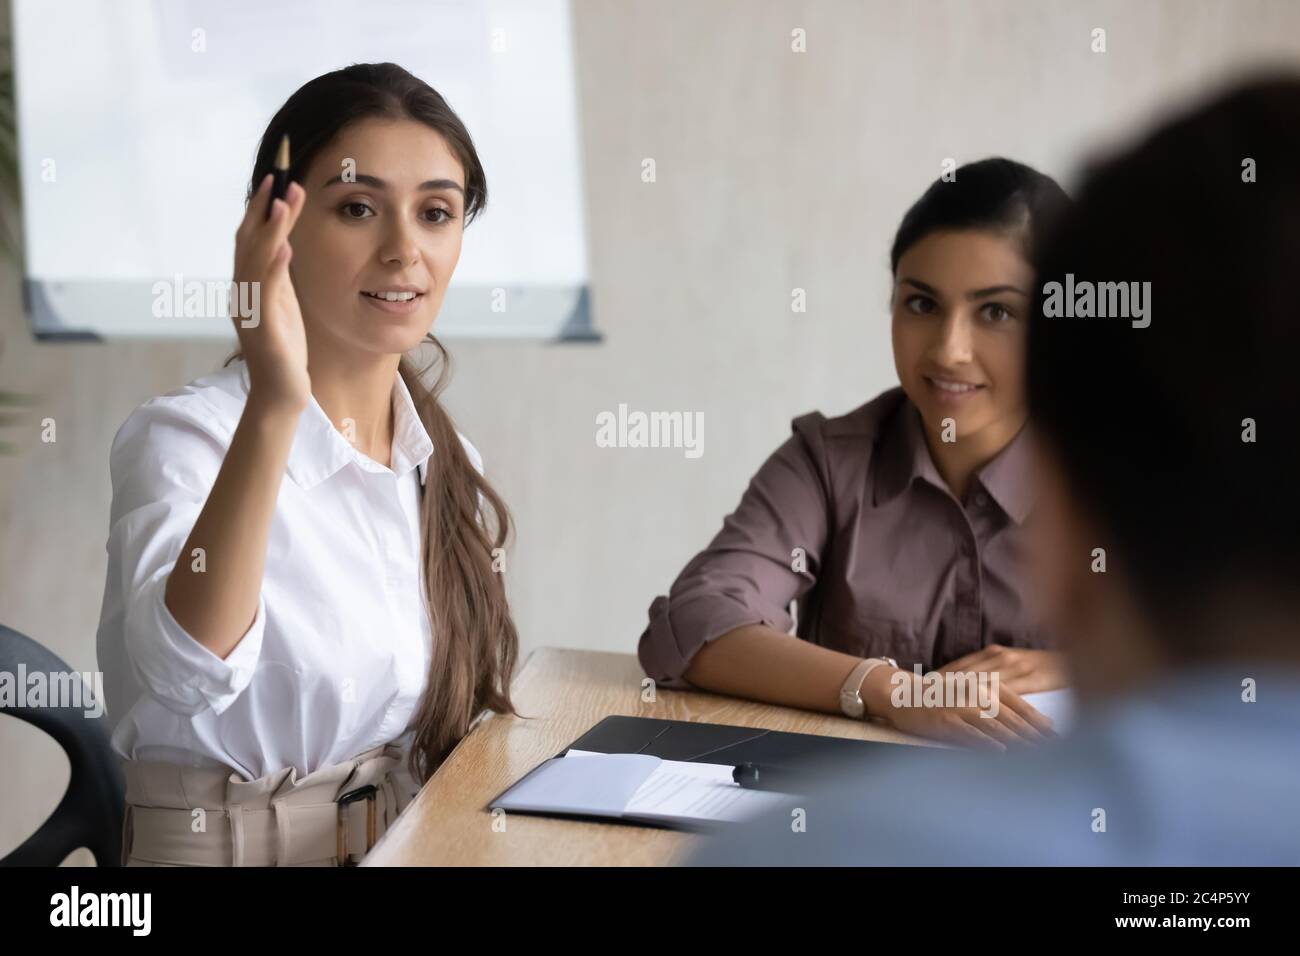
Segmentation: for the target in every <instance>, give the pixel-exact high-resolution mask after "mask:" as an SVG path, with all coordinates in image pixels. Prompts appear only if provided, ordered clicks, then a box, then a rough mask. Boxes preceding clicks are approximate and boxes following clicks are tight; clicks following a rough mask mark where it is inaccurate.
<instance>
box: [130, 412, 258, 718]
mask: <svg viewBox="0 0 1300 956" xmlns="http://www.w3.org/2000/svg"><path fill="white" fill-rule="evenodd" d="M214 420H215V416H214V415H213V414H212V412H211V410H210V409H208V408H207V406H206V404H205V403H204V401H203V399H202V398H200V397H198V396H196V395H180V396H167V397H165V398H164V399H154V400H152V401H150V402H146V403H145V404H144V405H142V406H140V407H139V408H137V409H136V410H135V411H134V412H133V413H132V414H131V416H130V417H129V418H128V419H127V420H126V422H125V423H124V424H123V425H122V427H121V428H120V429H119V430H118V433H117V436H116V437H115V438H114V440H113V450H112V452H111V455H110V471H111V473H112V481H113V506H112V518H111V523H110V529H109V539H108V553H109V567H110V568H116V569H117V571H118V579H117V580H116V581H112V582H110V585H111V586H115V587H118V588H120V589H121V590H120V597H121V601H122V607H123V616H122V621H123V625H122V626H123V645H124V647H125V650H126V656H127V658H128V660H129V662H130V666H131V670H132V671H133V673H134V674H135V676H136V679H137V680H138V681H139V682H140V684H141V686H142V687H144V688H146V689H147V690H148V691H149V692H150V693H151V694H152V695H153V696H154V697H156V698H157V699H158V700H159V701H160V702H161V703H162V704H163V705H164V706H165V707H167V708H168V709H169V710H173V711H175V712H177V713H179V714H184V715H194V714H197V713H200V712H201V711H204V710H206V709H209V708H211V709H212V710H213V711H214V712H216V713H217V714H220V713H222V712H223V711H224V710H226V708H228V707H229V706H230V705H231V704H232V703H234V701H235V699H236V698H237V697H238V696H239V695H240V693H241V692H242V691H243V690H244V688H245V687H247V686H248V683H249V681H251V680H252V677H253V670H254V668H255V667H256V666H257V661H258V657H259V656H260V654H261V649H262V635H263V632H264V631H265V628H266V602H265V599H264V597H263V596H262V595H260V594H259V595H258V602H257V614H256V617H255V618H254V619H253V623H252V625H251V626H250V627H249V629H248V631H247V632H246V633H245V634H244V636H243V637H242V638H241V639H240V642H239V643H238V644H237V645H236V646H235V648H234V650H232V651H231V652H230V654H228V655H227V656H226V657H225V658H224V659H222V658H220V657H218V656H217V655H216V654H214V653H212V651H210V650H208V649H207V648H206V647H204V646H203V645H202V644H200V643H199V642H198V641H196V640H195V639H194V638H193V637H191V636H190V634H189V633H188V632H187V631H186V630H185V629H184V628H182V627H181V626H180V625H179V624H178V623H177V622H176V619H175V618H174V617H172V614H171V611H170V610H168V608H167V605H166V604H165V603H164V601H163V594H164V591H165V589H166V587H167V578H168V576H169V575H170V574H171V570H172V568H173V566H174V565H175V564H176V559H177V557H178V556H179V555H180V552H181V549H182V548H183V547H184V546H185V542H186V539H187V538H189V535H190V532H191V531H192V530H193V529H194V523H195V521H196V520H197V519H198V516H199V512H200V511H201V510H202V508H203V505H204V503H205V502H206V501H207V497H208V493H209V492H210V491H211V490H212V485H213V483H214V482H215V480H216V477H217V472H218V471H219V470H220V468H221V463H222V461H223V460H224V459H225V454H226V449H227V447H228V446H229V436H224V435H222V434H221V430H220V429H219V428H217V427H216V426H214V424H213V422H214ZM192 558H193V556H191V559H192Z"/></svg>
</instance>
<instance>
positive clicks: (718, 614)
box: [638, 388, 1052, 686]
mask: <svg viewBox="0 0 1300 956" xmlns="http://www.w3.org/2000/svg"><path fill="white" fill-rule="evenodd" d="M922 427H923V426H922V423H921V417H920V413H919V412H918V411H917V409H916V406H915V405H913V404H912V403H911V401H909V400H908V398H907V397H906V395H904V393H903V390H902V389H900V388H894V389H891V390H889V391H887V392H885V393H884V394H883V395H881V396H879V397H878V398H876V399H875V400H873V401H871V402H868V403H867V404H865V405H863V406H861V407H860V408H857V409H855V410H854V411H852V412H849V413H848V414H847V415H842V416H840V417H838V418H826V417H825V416H824V415H822V414H820V413H818V412H814V413H812V414H809V415H804V416H802V417H800V418H797V419H795V420H794V422H793V430H794V434H793V435H792V436H791V438H790V439H789V440H788V441H786V442H785V444H783V445H782V446H781V447H780V448H778V449H777V450H776V451H775V452H774V453H773V454H772V456H771V457H770V458H768V460H767V461H766V462H765V463H764V464H763V466H762V467H761V468H760V469H759V471H758V473H757V474H756V475H755V476H754V477H753V479H752V480H751V481H750V483H749V488H748V489H747V490H746V491H745V494H744V497H743V498H742V499H741V501H740V505H739V507H737V508H736V510H735V512H733V513H732V514H730V515H728V516H727V518H726V520H725V521H724V522H723V526H722V530H721V531H719V532H718V534H717V536H716V537H715V538H714V539H713V541H712V542H711V543H710V544H709V546H708V547H707V548H705V549H704V550H703V551H702V552H700V553H699V554H698V555H696V556H695V557H694V558H693V559H692V560H691V562H690V563H689V564H687V565H686V567H685V569H684V570H683V571H682V573H681V574H680V575H678V577H677V580H676V581H675V582H674V583H673V586H672V589H671V591H670V593H669V594H668V595H667V596H666V597H663V596H661V597H657V598H655V600H654V602H653V603H652V604H651V605H650V624H649V626H648V627H647V628H646V630H645V632H644V633H643V634H642V635H641V640H640V645H639V647H638V654H639V656H640V659H641V665H642V667H643V668H644V669H645V672H646V674H647V675H649V676H650V677H652V678H654V679H655V680H656V681H659V682H661V683H664V684H666V685H667V686H684V683H685V682H684V681H683V680H682V675H683V674H685V672H686V670H687V669H688V668H689V667H690V662H691V658H693V657H694V656H695V654H696V653H697V652H698V651H699V649H700V648H701V647H703V646H704V645H705V644H706V643H707V642H709V641H711V640H713V639H714V638H716V637H720V636H721V635H723V634H726V633H727V632H728V631H731V630H734V629H735V628H738V627H741V626H744V625H747V624H766V625H767V626H769V627H772V628H775V629H776V630H778V631H784V632H790V631H791V630H792V628H793V627H794V626H795V616H796V615H797V618H798V629H797V634H798V636H799V637H800V638H802V639H803V640H806V641H811V642H812V643H814V644H821V645H822V646H824V647H829V648H832V649H834V650H837V651H843V652H845V653H848V654H854V655H857V656H861V657H876V656H887V657H893V658H896V659H897V660H898V664H899V666H900V667H903V668H905V669H908V670H911V669H912V666H913V665H914V664H918V663H919V664H920V665H921V666H922V667H923V668H925V669H926V670H930V669H933V668H936V667H941V666H943V665H944V664H946V663H948V662H950V661H953V660H956V659H957V658H959V657H961V656H962V655H964V654H969V653H970V652H971V651H975V650H979V649H980V648H981V647H984V646H986V645H988V644H1003V645H1007V646H1010V647H1034V648H1048V647H1051V646H1052V643H1051V641H1050V639H1049V637H1048V635H1047V634H1046V633H1045V632H1044V631H1043V629H1042V628H1041V627H1040V626H1039V624H1038V622H1037V621H1036V620H1035V618H1034V616H1033V615H1032V613H1031V611H1030V608H1029V606H1028V603H1027V601H1026V582H1025V562H1026V537H1025V528H1024V523H1025V521H1026V519H1027V518H1028V517H1029V513H1030V510H1031V506H1032V499H1031V489H1030V482H1029V476H1028V465H1029V461H1028V458H1029V441H1030V437H1029V434H1028V428H1027V427H1026V428H1022V429H1021V431H1020V432H1019V433H1018V434H1017V435H1016V437H1015V438H1014V439H1012V441H1011V442H1010V444H1008V445H1007V447H1006V448H1004V449H1003V450H1002V451H1001V452H1000V453H999V454H998V455H997V457H995V458H994V459H993V460H992V461H990V462H989V463H988V464H986V465H985V466H984V467H983V468H981V469H980V470H979V472H978V473H977V474H976V476H975V478H974V481H973V483H972V486H971V489H970V494H969V495H968V496H967V497H968V500H967V501H966V502H965V504H963V503H962V502H959V501H958V500H957V499H956V498H955V497H954V496H953V494H952V493H951V491H949V489H948V486H947V485H946V484H945V483H944V481H943V479H942V478H941V477H940V475H939V473H938V471H937V470H936V469H935V466H934V462H933V460H932V459H931V457H930V452H929V449H928V448H927V447H926V444H925V435H924V433H923V432H922ZM795 602H797V604H795V609H794V613H793V614H792V604H794V603H795Z"/></svg>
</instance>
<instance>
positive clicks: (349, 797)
mask: <svg viewBox="0 0 1300 956" xmlns="http://www.w3.org/2000/svg"><path fill="white" fill-rule="evenodd" d="M378 793H379V787H377V786H376V785H375V784H373V783H368V784H366V785H365V786H364V787H357V789H355V790H349V791H348V792H347V793H345V794H343V795H342V796H341V797H339V798H338V799H337V800H335V801H334V802H335V803H337V804H338V807H339V818H338V833H337V837H336V842H337V847H336V849H337V851H338V860H339V866H356V864H355V863H352V862H349V860H348V827H347V824H346V822H345V818H346V816H345V812H344V808H345V807H347V806H348V805H349V804H353V803H356V802H357V801H358V800H365V801H366V802H367V803H368V804H369V805H368V806H367V807H366V849H365V851H364V852H363V854H362V855H363V856H364V855H365V853H369V852H370V850H371V848H372V847H374V845H375V797H376V795H377V794H378Z"/></svg>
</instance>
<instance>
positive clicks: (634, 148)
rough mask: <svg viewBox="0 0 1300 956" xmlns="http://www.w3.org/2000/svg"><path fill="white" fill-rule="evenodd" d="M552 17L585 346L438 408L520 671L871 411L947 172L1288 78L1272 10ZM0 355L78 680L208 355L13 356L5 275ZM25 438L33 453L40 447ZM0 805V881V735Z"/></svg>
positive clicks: (24, 623) (7, 268)
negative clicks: (138, 495) (910, 224)
mask: <svg viewBox="0 0 1300 956" xmlns="http://www.w3.org/2000/svg"><path fill="white" fill-rule="evenodd" d="M575 6H576V12H575V29H576V33H577V51H578V79H579V94H580V100H581V110H582V112H581V123H582V132H583V140H584V147H585V156H586V160H585V171H586V181H587V187H588V188H587V208H588V218H589V223H590V236H591V249H592V253H591V273H592V282H593V304H594V312H595V316H596V321H597V323H598V325H599V327H600V329H601V331H602V332H603V334H604V336H605V340H604V342H603V343H602V344H600V345H594V346H584V345H575V346H550V345H531V344H494V343H457V342H452V343H451V345H452V349H453V352H454V355H455V358H456V361H457V367H458V371H457V374H456V378H455V382H454V384H453V386H452V388H451V391H450V393H449V394H450V399H449V401H450V406H451V408H452V411H453V413H454V414H455V416H456V418H457V419H458V422H459V424H460V426H461V428H462V430H463V431H464V432H466V434H468V435H469V436H470V437H471V438H472V439H473V440H474V442H475V443H476V444H477V445H478V447H479V448H480V449H481V450H482V452H483V455H484V458H485V460H486V465H487V469H488V472H489V475H490V476H491V477H492V478H493V479H494V480H495V481H496V482H497V483H498V486H499V487H500V489H501V490H502V492H503V493H504V495H505V497H506V499H507V500H508V501H509V502H510V504H511V506H512V507H513V509H514V512H515V515H516V517H517V520H518V527H519V537H518V545H517V547H516V548H515V549H514V551H513V553H512V554H511V556H510V565H509V573H508V579H507V580H508V582H509V588H510V594H511V598H512V601H513V604H514V607H515V611H516V614H517V617H518V622H519V626H520V633H521V635H522V640H523V643H524V650H525V651H527V650H529V649H531V648H534V647H538V646H541V645H561V646H567V647H584V648H598V649H603V650H620V651H632V650H634V648H635V643H636V638H637V636H638V634H639V633H640V630H641V628H642V626H643V622H644V618H645V611H646V607H647V605H648V604H649V602H650V600H651V598H652V597H653V596H654V595H655V594H656V593H660V592H662V591H664V590H665V589H666V588H667V586H668V584H669V583H670V581H671V580H672V578H673V576H674V575H675V573H676V571H677V570H678V568H679V567H680V566H681V564H682V563H683V562H684V561H685V560H686V559H687V558H688V557H689V556H690V555H691V554H692V553H693V551H694V550H696V549H698V548H699V547H701V546H702V545H703V544H704V543H705V542H706V540H707V539H708V537H709V536H710V535H711V534H712V533H713V532H714V530H716V527H717V526H718V524H719V521H720V520H721V518H722V516H723V515H724V514H725V513H726V512H727V511H729V510H730V509H731V508H732V507H733V506H734V504H735V503H736V501H737V499H738V497H739V495H740V493H741V491H742V489H743V487H744V485H745V482H746V480H747V478H748V476H749V475H750V473H751V472H752V471H753V470H754V469H755V467H756V466H757V465H758V464H759V462H760V461H761V460H762V459H763V458H764V456H765V455H766V454H767V453H768V452H769V451H771V450H772V449H773V448H774V447H775V446H776V445H777V444H778V443H779V442H780V441H781V440H782V438H783V436H784V435H785V434H787V433H788V428H789V421H790V419H791V418H792V417H794V416H795V415H797V414H800V413H803V412H805V411H808V410H811V409H814V408H818V409H821V410H823V411H825V412H827V413H839V412H843V411H846V410H848V409H850V408H852V407H854V406H856V405H858V404H860V403H861V402H863V401H865V400H866V399H868V398H870V397H871V396H873V395H874V394H876V393H877V392H878V391H880V390H881V389H883V388H885V387H887V386H889V385H891V384H893V383H894V375H893V365H892V359H891V356H890V352H889V338H888V327H887V312H886V306H885V303H886V300H887V297H888V278H889V277H888V247H889V243H890V241H891V239H892V232H893V229H894V228H895V227H896V225H897V223H898V220H899V217H900V216H901V215H902V213H903V211H904V210H905V208H906V206H907V205H908V204H909V203H910V202H911V201H912V200H914V199H915V198H916V197H917V195H919V193H920V192H921V190H922V189H924V187H925V186H926V185H927V184H928V182H929V181H930V180H931V179H933V178H934V177H935V176H937V175H938V173H939V166H940V163H941V161H942V160H943V159H944V158H945V157H953V158H955V159H956V160H958V161H959V162H965V161H969V160H973V159H978V158H982V157H984V156H987V155H991V154H1003V155H1007V156H1010V157H1012V158H1015V159H1020V160H1022V161H1025V162H1028V163H1030V164H1033V165H1037V166H1039V167H1040V168H1042V169H1043V170H1044V171H1047V172H1050V173H1052V174H1054V175H1057V176H1059V177H1062V178H1063V180H1065V181H1066V182H1067V185H1068V180H1069V179H1070V177H1071V174H1072V170H1073V169H1074V168H1075V164H1076V161H1077V159H1078V158H1079V157H1080V156H1081V155H1082V154H1083V153H1084V152H1086V151H1089V150H1092V149H1094V148H1096V147H1098V146H1100V145H1102V144H1103V143H1105V142H1108V141H1112V140H1114V139H1115V137H1117V136H1122V135H1124V134H1125V133H1126V132H1127V131H1128V130H1131V129H1132V128H1134V126H1135V124H1141V123H1143V122H1144V121H1146V120H1147V119H1148V118H1150V117H1151V116H1152V115H1153V111H1155V110H1157V109H1158V108H1160V107H1162V105H1164V104H1167V103H1168V102H1170V100H1171V98H1177V97H1181V96H1182V95H1183V94H1186V93H1188V92H1194V91H1197V90H1200V89H1203V88H1205V87H1207V86H1209V85H1213V84H1214V83H1216V82H1217V81H1220V80H1221V79H1223V78H1224V77H1225V76H1227V75H1229V74H1231V73H1233V72H1235V71H1237V70H1239V69H1241V68H1243V67H1246V66H1251V65H1254V64H1257V63H1259V62H1262V61H1273V62H1284V63H1289V64H1291V65H1296V64H1300V4H1297V3H1294V2H1288V0H1275V2H1263V0H1233V2H1208V0H1163V2H1143V0H1112V2H1102V3H1084V2H1078V3H1056V2H1028V0H1026V2H990V0H980V2H909V3H902V2H897V3H895V2H883V0H874V2H857V3H849V2H844V3H832V2H820V3H778V2H750V0H745V2H742V0H733V2H705V0H674V2H668V3H665V2H662V0H638V2H603V0H576V2H575ZM1094 27H1104V28H1105V29H1106V31H1107V46H1108V50H1107V52H1106V53H1104V54H1095V53H1093V52H1091V50H1090V42H1091V37H1090V33H1091V30H1092V29H1093V28H1094ZM794 28H803V29H804V30H806V33H807V52H806V53H804V54H795V53H792V52H791V50H790V33H791V30H792V29H794ZM453 105H454V104H453ZM646 157H651V158H653V159H655V161H656V164H657V176H658V180H657V182H656V183H654V184H652V185H650V184H645V183H642V182H641V177H640V172H641V161H642V160H643V159H644V158H646ZM93 214H94V213H93V210H87V215H88V216H90V217H93ZM233 221H234V219H233V218H232V223H233ZM1117 227H1121V228H1127V227H1128V224H1122V223H1117ZM796 286H798V287H802V288H804V289H806V290H807V302H808V311H807V312H806V313H804V314H793V313H792V312H791V309H790V296H791V289H792V288H794V287H796ZM0 336H2V337H3V340H4V342H5V348H4V353H3V355H2V356H0V389H10V390H14V389H17V390H21V391H27V392H34V393H36V394H37V395H38V396H39V402H38V404H37V406H36V407H35V409H34V410H33V414H32V416H31V419H30V420H29V423H28V425H27V426H25V427H24V428H20V429H15V428H9V429H6V430H5V435H6V437H8V438H9V439H10V440H12V441H18V442H20V443H21V445H22V447H21V449H20V451H19V453H18V454H16V455H14V456H10V457H8V458H0V621H3V622H4V623H6V624H8V625H10V626H12V627H15V628H17V629H18V630H20V631H23V632H25V633H27V634H29V635H31V636H32V637H34V638H36V639H37V640H39V641H41V642H43V643H44V644H46V645H47V646H49V647H51V648H52V649H53V650H55V651H56V652H57V653H59V654H60V655H62V656H63V658H64V659H65V660H67V661H68V662H69V663H70V664H71V665H72V666H73V667H74V668H77V669H92V668H94V666H95V647H94V637H95V628H96V625H97V621H98V615H99V606H100V598H101V594H102V588H103V577H104V568H105V560H106V559H105V552H104V542H105V539H106V536H107V531H108V528H107V516H108V506H109V486H108V473H107V456H108V449H109V446H110V443H111V441H112V438H113V435H114V433H115V431H116V429H117V427H118V425H119V424H120V423H121V422H122V420H123V419H124V418H125V417H126V415H127V414H128V413H129V412H130V411H131V409H132V408H133V407H134V406H135V405H137V404H138V403H140V402H142V401H144V400H145V399H147V398H149V397H150V396H152V395H155V394H160V393H162V392H164V391H167V390H169V389H171V388H174V387H176V386H177V385H180V384H183V383H184V382H187V381H189V380H191V379H193V378H196V377H198V376H199V375H201V374H203V373H205V372H207V371H209V370H210V369H212V368H213V367H215V366H216V365H217V364H219V362H220V361H221V359H223V358H224V357H225V354H226V348H225V347H224V346H194V345H185V344H167V343H146V342H116V343H110V344H64V345H50V344H45V345H37V344H35V343H33V342H32V341H31V338H30V335H29V333H28V331H27V329H26V326H25V320H24V318H23V316H22V303H21V295H20V282H19V277H18V275H17V274H16V271H15V269H14V268H13V267H12V265H9V264H7V263H6V264H5V265H4V266H3V268H2V269H0ZM620 402H625V403H627V404H628V405H629V406H630V407H631V408H634V409H643V410H680V411H692V412H694V411H700V412H703V413H704V418H705V429H704V455H703V457H702V458H700V459H698V460H688V459H686V458H685V457H684V455H683V454H682V452H681V451H679V450H678V451H674V450H669V449H657V450H656V449H628V450H615V449H601V448H597V447H596V445H595V441H594V433H595V416H596V414H597V413H598V412H600V411H602V410H611V411H612V410H615V409H616V408H617V406H618V404H619V403H620ZM46 416H49V417H53V418H54V419H55V420H56V421H57V423H58V440H57V442H56V443H54V444H41V443H40V442H39V441H38V440H37V433H38V425H37V423H38V422H39V420H40V419H41V418H43V417H46ZM633 692H635V688H629V693H633ZM0 778H2V779H3V782H4V793H3V795H0V801H3V804H0V854H3V853H4V852H7V851H8V850H10V849H12V848H13V847H14V846H16V845H17V843H18V842H19V839H20V836H22V835H25V834H26V833H28V832H30V831H31V830H32V829H34V828H35V827H36V825H37V824H38V823H39V821H40V820H41V819H43V818H44V816H45V815H46V814H48V812H49V811H50V809H52V808H53V806H54V805H55V804H56V803H57V801H58V798H59V795H60V793H61V791H62V788H63V786H65V785H66V779H67V771H66V761H64V760H63V758H62V756H61V754H60V753H59V751H58V749H57V748H56V747H55V746H54V745H53V744H52V742H50V741H49V740H48V739H45V738H43V737H41V735H39V734H36V733H35V732H33V731H31V730H30V729H29V728H27V727H25V726H20V725H18V724H17V722H16V721H12V720H0Z"/></svg>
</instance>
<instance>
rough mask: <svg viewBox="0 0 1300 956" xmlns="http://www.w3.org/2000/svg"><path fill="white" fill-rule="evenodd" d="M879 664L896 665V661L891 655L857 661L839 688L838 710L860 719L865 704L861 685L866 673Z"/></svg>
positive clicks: (865, 710)
mask: <svg viewBox="0 0 1300 956" xmlns="http://www.w3.org/2000/svg"><path fill="white" fill-rule="evenodd" d="M881 664H888V665H889V666H890V667H897V666H898V661H896V660H894V659H893V658H892V657H867V658H863V659H862V660H860V661H858V666H857V667H855V668H853V672H852V673H851V674H849V677H848V680H846V681H845V682H844V686H843V687H841V688H840V710H842V711H843V712H844V716H846V717H852V718H853V719H854V720H861V719H862V717H863V716H864V715H865V714H866V712H867V705H866V704H865V703H864V702H863V700H862V685H863V684H864V683H865V682H866V680H867V675H868V674H870V673H871V672H872V671H873V670H875V669H876V668H877V667H879V666H880V665H881Z"/></svg>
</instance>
